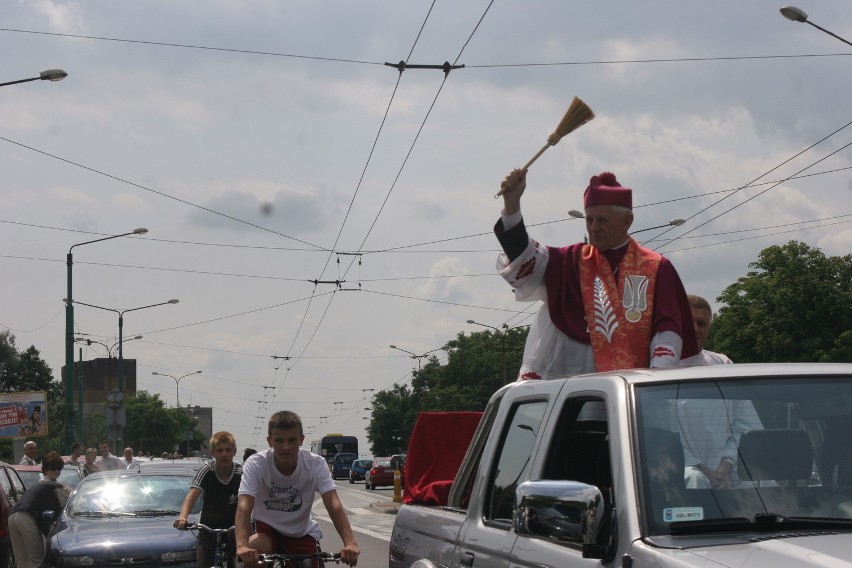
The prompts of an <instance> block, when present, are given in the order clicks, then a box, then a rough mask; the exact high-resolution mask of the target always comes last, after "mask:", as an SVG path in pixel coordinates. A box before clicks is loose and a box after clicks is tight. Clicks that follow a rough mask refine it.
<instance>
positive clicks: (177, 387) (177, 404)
mask: <svg viewBox="0 0 852 568" xmlns="http://www.w3.org/2000/svg"><path fill="white" fill-rule="evenodd" d="M199 373H201V371H200V370H199V371H193V372H191V373H187V374H185V375H181V376H180V377H175V376H174V375H167V374H166V373H158V372H157V371H153V372H152V373H151V374H152V375H156V376H158V377H171V378H173V379H174V380H175V408H176V409H177V416H178V424H179V423H180V380H181V379H182V378H184V377H189V376H190V375H197V374H199ZM186 455H189V440H188V439H187V441H186Z"/></svg>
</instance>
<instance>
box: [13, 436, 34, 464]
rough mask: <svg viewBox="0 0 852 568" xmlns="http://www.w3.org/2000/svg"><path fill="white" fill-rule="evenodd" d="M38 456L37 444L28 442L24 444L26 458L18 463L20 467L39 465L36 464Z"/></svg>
mask: <svg viewBox="0 0 852 568" xmlns="http://www.w3.org/2000/svg"><path fill="white" fill-rule="evenodd" d="M37 455H38V447H36V443H35V442H33V441H32V440H28V441H27V442H25V443H24V457H22V458H21V461H19V462H18V464H19V465H38V464H37V463H36V456H37Z"/></svg>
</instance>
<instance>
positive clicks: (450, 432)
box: [402, 412, 482, 505]
mask: <svg viewBox="0 0 852 568" xmlns="http://www.w3.org/2000/svg"><path fill="white" fill-rule="evenodd" d="M481 417H482V413H481V412H421V413H420V416H419V417H418V418H417V423H416V424H415V425H414V431H413V432H412V433H411V439H410V440H409V441H408V455H407V456H406V458H405V492H404V494H403V496H402V502H403V503H416V504H419V505H446V504H447V498H448V496H449V494H450V487H451V486H452V484H453V480H454V479H455V477H456V472H457V471H458V469H459V466H460V465H461V462H462V459H463V458H464V455H465V452H467V447H468V445H469V444H470V441H471V439H472V438H473V434H474V432H475V431H476V427H477V426H478V425H479V419H480V418H481Z"/></svg>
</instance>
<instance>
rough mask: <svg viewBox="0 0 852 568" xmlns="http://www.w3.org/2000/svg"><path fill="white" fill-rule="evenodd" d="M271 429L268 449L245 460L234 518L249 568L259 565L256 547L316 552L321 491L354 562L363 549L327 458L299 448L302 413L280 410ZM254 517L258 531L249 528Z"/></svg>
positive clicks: (345, 553) (346, 559)
mask: <svg viewBox="0 0 852 568" xmlns="http://www.w3.org/2000/svg"><path fill="white" fill-rule="evenodd" d="M268 434H269V435H268V436H267V438H266V441H267V443H268V444H269V449H267V450H265V451H262V452H258V453H257V454H255V455H253V456H251V457H249V459H248V460H247V461H246V462H245V463H244V464H243V477H242V482H241V483H240V494H239V500H238V502H237V516H236V522H235V523H234V524H235V527H236V539H237V555H238V556H239V557H240V559H241V560H242V561H243V562H244V563H245V564H246V565H247V568H255V567H256V566H257V561H258V553H261V554H270V553H275V552H284V553H285V554H312V553H314V552H318V551H319V550H320V539H321V538H322V530H321V529H320V526H319V523H317V521H315V520H314V519H313V518H312V517H311V507H312V505H313V502H314V494H315V493H319V494H320V496H321V498H322V502H323V505H325V509H326V511H328V516H329V517H330V518H331V521H332V523H334V528H335V529H337V534H338V535H340V540H341V541H343V548H342V549H341V550H340V556H341V559H342V562H343V563H344V564H348V565H349V566H355V565H356V564H357V562H358V555H359V554H360V552H361V551H360V549H359V548H358V543H357V542H356V541H355V535H354V533H353V532H352V526H351V525H350V524H349V518H348V517H347V516H346V511H344V510H343V505H342V504H341V502H340V498H339V497H338V496H337V490H336V486H335V484H334V481H333V480H332V479H331V474H330V473H329V471H328V466H327V464H326V462H325V458H323V457H322V456H318V455H317V454H314V453H312V452H310V451H309V450H302V449H300V446H301V445H302V443H303V442H304V441H305V435H304V432H303V430H302V420H301V418H299V416H298V415H297V414H296V413H294V412H290V411H286V410H284V411H280V412H276V413H275V414H273V415H272V416H271V417H270V418H269V426H268ZM252 521H254V525H255V532H254V534H250V533H251V523H252ZM318 565H319V563H318V562H317V563H315V564H314V566H318Z"/></svg>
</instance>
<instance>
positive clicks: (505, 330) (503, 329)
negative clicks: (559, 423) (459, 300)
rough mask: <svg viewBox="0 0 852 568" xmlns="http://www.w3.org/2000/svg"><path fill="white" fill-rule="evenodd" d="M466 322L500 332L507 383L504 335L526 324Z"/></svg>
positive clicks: (504, 373)
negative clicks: (513, 325)
mask: <svg viewBox="0 0 852 568" xmlns="http://www.w3.org/2000/svg"><path fill="white" fill-rule="evenodd" d="M572 217H573V215H572ZM467 323H469V324H471V325H479V326H482V327H488V328H491V329H493V330H494V331H495V332H497V333H499V334H500V353H501V361H502V366H503V384H507V383H508V380H509V378H508V376H507V373H506V337H507V336H508V335H509V332H510V331H512V330H513V329H518V328H519V327H526V325H517V326H515V327H509V326H508V325H506V324H505V323H504V324H503V325H501V326H500V327H494V326H493V325H488V324H487V323H479V322H478V321H474V320H467Z"/></svg>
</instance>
